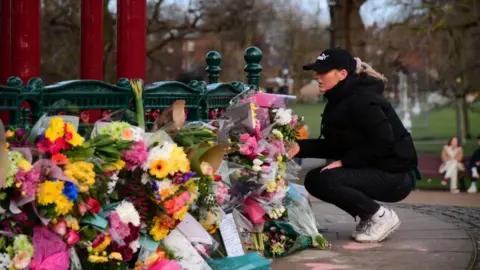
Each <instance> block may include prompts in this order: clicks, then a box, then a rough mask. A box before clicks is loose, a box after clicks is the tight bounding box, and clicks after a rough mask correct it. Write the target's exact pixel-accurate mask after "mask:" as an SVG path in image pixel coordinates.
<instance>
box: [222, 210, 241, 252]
mask: <svg viewBox="0 0 480 270" xmlns="http://www.w3.org/2000/svg"><path fill="white" fill-rule="evenodd" d="M220 234H221V235H222V239H223V243H224V244H225V249H226V250H227V255H228V256H229V257H235V256H242V255H245V251H244V250H243V247H242V242H241V241H240V236H239V235H238V231H237V226H236V225H235V220H234V219H233V215H232V214H227V215H226V216H225V217H224V218H223V220H222V222H221V223H220Z"/></svg>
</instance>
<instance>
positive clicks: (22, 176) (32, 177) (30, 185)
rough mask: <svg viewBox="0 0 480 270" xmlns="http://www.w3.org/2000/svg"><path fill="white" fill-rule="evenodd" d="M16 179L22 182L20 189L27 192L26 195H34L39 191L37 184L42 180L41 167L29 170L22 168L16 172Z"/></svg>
mask: <svg viewBox="0 0 480 270" xmlns="http://www.w3.org/2000/svg"><path fill="white" fill-rule="evenodd" d="M15 180H16V181H17V182H20V183H22V185H21V187H20V189H21V191H22V192H25V194H24V196H25V197H31V196H34V195H35V192H36V191H37V184H38V182H39V181H40V169H38V168H32V169H31V170H30V171H28V172H26V171H24V170H23V169H20V170H19V171H18V172H17V174H15Z"/></svg>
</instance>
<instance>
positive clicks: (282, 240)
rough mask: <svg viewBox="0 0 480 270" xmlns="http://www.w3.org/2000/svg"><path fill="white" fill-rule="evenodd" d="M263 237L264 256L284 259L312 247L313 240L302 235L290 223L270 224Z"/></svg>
mask: <svg viewBox="0 0 480 270" xmlns="http://www.w3.org/2000/svg"><path fill="white" fill-rule="evenodd" d="M263 235H264V242H263V245H264V255H265V256H266V257H270V258H278V257H284V256H286V255H288V254H291V253H293V252H295V251H299V250H302V249H306V248H309V247H311V246H312V239H311V238H310V237H308V236H304V235H300V234H299V233H298V232H296V231H295V230H294V228H293V227H292V226H291V225H290V224H289V223H288V222H279V221H271V222H268V223H267V224H265V228H264V234H263Z"/></svg>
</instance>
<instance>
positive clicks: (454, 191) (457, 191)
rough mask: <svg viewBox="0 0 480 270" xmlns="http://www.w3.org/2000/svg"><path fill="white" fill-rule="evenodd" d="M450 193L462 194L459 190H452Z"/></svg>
mask: <svg viewBox="0 0 480 270" xmlns="http://www.w3.org/2000/svg"><path fill="white" fill-rule="evenodd" d="M450 192H451V193H452V194H458V193H460V190H458V189H452V190H450Z"/></svg>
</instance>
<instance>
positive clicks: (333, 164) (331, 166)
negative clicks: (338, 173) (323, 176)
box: [321, 160, 343, 172]
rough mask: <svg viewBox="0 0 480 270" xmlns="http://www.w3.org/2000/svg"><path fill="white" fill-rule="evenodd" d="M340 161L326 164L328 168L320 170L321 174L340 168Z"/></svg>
mask: <svg viewBox="0 0 480 270" xmlns="http://www.w3.org/2000/svg"><path fill="white" fill-rule="evenodd" d="M342 166H343V165H342V161H341V160H337V161H334V162H332V163H330V164H328V166H325V167H323V169H322V170H321V172H323V171H324V170H331V169H335V168H340V167H342Z"/></svg>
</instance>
